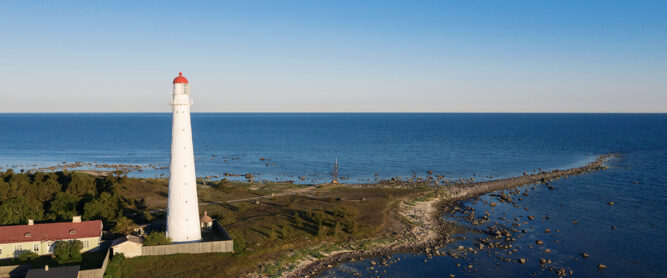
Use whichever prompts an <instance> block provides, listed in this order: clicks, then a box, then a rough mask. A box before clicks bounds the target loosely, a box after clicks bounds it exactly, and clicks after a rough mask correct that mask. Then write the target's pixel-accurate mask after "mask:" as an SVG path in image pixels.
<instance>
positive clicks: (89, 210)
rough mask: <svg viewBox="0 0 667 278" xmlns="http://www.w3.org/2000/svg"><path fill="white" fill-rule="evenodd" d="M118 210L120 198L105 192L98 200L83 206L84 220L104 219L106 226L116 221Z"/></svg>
mask: <svg viewBox="0 0 667 278" xmlns="http://www.w3.org/2000/svg"><path fill="white" fill-rule="evenodd" d="M118 210H119V207H118V198H116V197H114V196H112V195H111V194H109V193H107V192H103V193H102V194H100V196H99V197H98V198H96V199H93V200H92V201H90V202H87V203H86V204H85V205H84V206H83V218H84V219H85V220H95V219H102V221H104V223H105V225H106V224H109V223H111V222H112V221H113V220H115V219H116V215H117V214H118Z"/></svg>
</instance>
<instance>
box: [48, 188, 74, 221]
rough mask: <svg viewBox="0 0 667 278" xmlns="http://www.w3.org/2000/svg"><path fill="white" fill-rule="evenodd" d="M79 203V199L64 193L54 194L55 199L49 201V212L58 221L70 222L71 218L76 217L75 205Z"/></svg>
mask: <svg viewBox="0 0 667 278" xmlns="http://www.w3.org/2000/svg"><path fill="white" fill-rule="evenodd" d="M78 202H79V197H77V196H74V195H72V194H69V193H65V192H58V193H56V197H55V198H54V199H53V201H51V207H50V208H49V212H50V213H52V214H53V215H55V216H56V219H59V220H70V219H72V217H73V216H75V215H78V214H79V212H78V211H77V210H76V205H77V203H78Z"/></svg>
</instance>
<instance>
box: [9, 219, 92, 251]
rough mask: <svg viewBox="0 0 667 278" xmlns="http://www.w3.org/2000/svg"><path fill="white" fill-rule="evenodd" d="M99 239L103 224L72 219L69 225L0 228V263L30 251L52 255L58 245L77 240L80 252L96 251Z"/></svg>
mask: <svg viewBox="0 0 667 278" xmlns="http://www.w3.org/2000/svg"><path fill="white" fill-rule="evenodd" d="M101 238H102V221H100V220H93V221H81V217H80V216H75V217H74V218H73V219H72V222H57V223H42V224H34V222H33V221H32V220H29V221H28V224H27V225H12V226H0V259H6V258H14V257H17V256H18V255H19V254H21V253H23V252H26V251H31V252H35V253H37V254H39V255H40V256H41V255H47V254H50V253H52V252H53V247H54V243H56V242H58V241H63V240H65V241H68V240H80V241H81V242H82V243H83V249H82V250H81V252H86V251H91V250H96V249H98V248H99V246H100V240H101Z"/></svg>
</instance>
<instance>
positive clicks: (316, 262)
mask: <svg viewBox="0 0 667 278" xmlns="http://www.w3.org/2000/svg"><path fill="white" fill-rule="evenodd" d="M616 156H617V155H616V154H609V155H603V156H600V157H598V158H597V159H596V160H595V161H593V162H591V163H588V164H586V165H584V166H582V167H577V168H571V169H566V170H560V169H556V170H552V171H542V170H540V171H539V172H537V173H533V174H528V173H526V172H524V173H523V175H522V176H517V177H511V178H505V179H497V180H487V181H481V182H474V181H472V180H469V181H468V182H458V181H457V182H455V183H451V184H446V185H442V184H440V185H433V186H435V187H436V188H440V189H444V190H443V191H442V192H444V193H443V194H439V195H438V196H437V197H436V198H433V199H430V200H426V201H421V202H416V205H415V206H405V205H403V206H401V211H400V212H399V213H401V214H402V215H403V216H405V217H408V218H409V219H410V220H411V222H413V223H419V224H417V225H415V226H414V227H412V228H410V229H408V230H407V231H406V233H405V234H399V235H396V236H395V237H396V238H395V240H394V241H393V242H391V243H388V244H381V245H379V246H377V247H375V248H372V249H370V250H340V251H337V252H334V253H331V254H328V255H326V256H325V257H324V258H321V259H309V260H305V261H302V262H300V264H299V265H298V266H297V267H296V268H294V269H293V270H291V271H289V272H286V273H283V277H314V276H317V275H318V274H319V273H321V272H322V271H323V270H326V269H329V268H332V267H333V266H335V265H337V264H340V263H345V262H351V261H358V260H365V259H375V260H373V261H371V266H370V267H368V269H367V270H368V271H371V272H372V271H374V268H375V267H376V265H378V266H379V265H382V266H388V265H390V264H392V263H395V262H396V261H397V260H400V259H399V258H395V259H393V257H392V256H391V255H392V254H396V253H421V254H424V255H425V256H427V257H428V258H431V257H433V256H452V257H461V256H466V255H467V254H468V253H473V254H477V252H481V251H482V250H484V249H486V250H485V251H487V252H489V253H491V252H492V251H490V250H491V249H493V250H498V251H493V252H495V253H494V254H498V253H499V251H502V252H507V253H509V254H510V255H511V254H512V252H513V250H514V249H516V248H515V247H512V245H511V242H512V241H514V240H515V239H514V235H518V234H521V233H525V230H521V229H519V228H518V227H516V226H512V227H504V226H499V225H493V226H490V227H488V228H487V230H485V231H479V232H482V233H484V234H486V235H487V236H486V237H484V238H482V239H481V240H480V242H479V243H478V244H477V245H476V246H475V247H474V248H473V247H468V248H466V247H463V246H458V248H457V249H453V250H449V251H441V250H443V248H444V247H445V246H447V245H449V244H451V243H452V242H455V241H456V240H457V239H456V238H453V234H454V233H455V232H456V231H460V230H462V229H464V228H462V227H458V226H457V225H456V224H454V223H452V222H447V221H444V220H443V218H442V213H443V212H444V213H447V214H451V215H454V214H460V215H464V217H466V218H467V220H468V221H469V223H472V224H473V225H478V224H481V223H483V222H484V221H487V222H488V221H490V220H489V217H490V215H489V214H488V212H486V213H485V214H484V216H481V217H476V216H475V213H474V211H473V210H471V209H470V208H465V207H464V206H462V205H461V201H465V200H469V199H472V198H477V197H479V196H480V195H483V194H487V193H493V192H499V193H497V194H494V197H497V199H498V201H499V202H507V203H512V204H514V205H515V206H517V204H516V200H517V199H520V198H521V196H525V195H524V194H527V192H526V191H523V192H521V191H520V190H518V189H517V187H519V186H524V185H530V184H546V185H547V186H551V185H550V183H551V181H553V180H555V179H559V178H567V177H568V176H575V175H581V174H586V173H589V172H593V171H599V170H604V169H606V168H607V166H606V162H607V161H608V160H610V159H612V158H614V157H616ZM357 186H359V187H368V186H372V185H366V184H364V185H357ZM374 186H384V187H394V188H395V187H399V188H402V187H406V186H409V184H407V183H406V182H404V181H401V180H399V179H396V180H393V181H385V182H381V183H379V184H376V185H374ZM506 191H507V192H506ZM489 206H490V207H493V206H495V203H494V202H491V203H489ZM528 219H531V220H532V219H534V216H528ZM574 221H576V220H574ZM574 221H573V223H576V222H574ZM544 232H545V233H549V232H551V230H549V229H547V230H545V231H544ZM555 232H558V231H557V230H556V231H555ZM406 239H408V240H406ZM535 244H536V246H537V245H541V244H542V242H540V240H537V241H536V242H535ZM514 252H516V251H515V250H514ZM544 252H545V253H549V252H550V250H549V249H548V248H547V249H545V250H544ZM584 254H585V253H584ZM586 255H588V254H585V255H583V256H584V257H585V256H586ZM507 257H508V258H501V259H504V260H505V261H507V262H515V263H520V264H524V263H526V261H527V260H526V259H525V258H518V259H514V260H512V259H509V256H507ZM425 262H427V261H426V260H425ZM540 265H541V266H542V268H544V269H546V270H548V271H551V272H553V273H554V274H556V275H557V276H559V277H563V276H567V275H572V274H573V273H572V270H570V269H567V268H564V267H556V266H552V265H551V260H548V259H545V258H541V259H540ZM601 266H602V267H599V268H600V269H603V268H605V267H606V266H604V265H601ZM461 267H466V266H461ZM467 267H468V268H470V269H472V268H473V267H474V266H473V265H468V266H467Z"/></svg>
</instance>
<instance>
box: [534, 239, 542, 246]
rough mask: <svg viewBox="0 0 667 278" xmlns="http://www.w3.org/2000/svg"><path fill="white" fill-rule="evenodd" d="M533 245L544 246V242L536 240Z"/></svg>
mask: <svg viewBox="0 0 667 278" xmlns="http://www.w3.org/2000/svg"><path fill="white" fill-rule="evenodd" d="M535 244H537V245H542V244H544V242H543V241H541V240H539V239H538V240H536V241H535Z"/></svg>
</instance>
